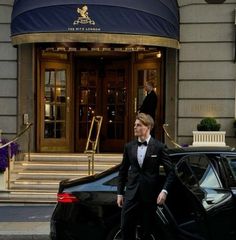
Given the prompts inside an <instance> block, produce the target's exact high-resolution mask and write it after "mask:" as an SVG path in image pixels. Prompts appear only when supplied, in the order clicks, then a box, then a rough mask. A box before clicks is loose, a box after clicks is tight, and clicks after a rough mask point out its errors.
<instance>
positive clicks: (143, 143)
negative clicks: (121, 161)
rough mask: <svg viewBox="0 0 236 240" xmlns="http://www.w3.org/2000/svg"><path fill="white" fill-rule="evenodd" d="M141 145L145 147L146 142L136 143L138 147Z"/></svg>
mask: <svg viewBox="0 0 236 240" xmlns="http://www.w3.org/2000/svg"><path fill="white" fill-rule="evenodd" d="M142 145H144V146H147V141H144V142H139V141H138V146H142Z"/></svg>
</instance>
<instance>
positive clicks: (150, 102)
mask: <svg viewBox="0 0 236 240" xmlns="http://www.w3.org/2000/svg"><path fill="white" fill-rule="evenodd" d="M144 89H145V91H146V92H147V96H146V97H145V98H144V100H143V103H142V105H141V107H140V108H139V112H140V113H146V114H149V115H150V116H151V117H152V118H153V120H154V122H155V115H156V108H157V95H156V93H155V91H154V83H153V82H152V81H147V82H146V83H145V85H144ZM151 135H152V137H154V136H155V131H154V129H152V130H151Z"/></svg>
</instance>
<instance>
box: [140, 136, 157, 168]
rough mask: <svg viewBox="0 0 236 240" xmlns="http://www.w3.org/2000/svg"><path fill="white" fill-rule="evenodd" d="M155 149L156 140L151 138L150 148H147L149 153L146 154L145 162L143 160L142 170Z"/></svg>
mask: <svg viewBox="0 0 236 240" xmlns="http://www.w3.org/2000/svg"><path fill="white" fill-rule="evenodd" d="M154 147H155V144H154V139H153V138H150V140H149V143H148V146H147V151H146V154H145V157H144V160H143V165H142V168H144V167H145V164H146V163H147V161H148V159H149V158H150V157H151V155H152V153H153V151H154Z"/></svg>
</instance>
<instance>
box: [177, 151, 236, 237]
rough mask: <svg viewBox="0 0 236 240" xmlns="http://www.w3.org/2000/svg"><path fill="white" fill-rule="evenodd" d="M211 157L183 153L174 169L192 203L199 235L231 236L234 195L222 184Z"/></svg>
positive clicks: (233, 232) (232, 232)
mask: <svg viewBox="0 0 236 240" xmlns="http://www.w3.org/2000/svg"><path fill="white" fill-rule="evenodd" d="M213 160H214V159H213ZM213 160H210V159H209V158H208V157H207V156H206V155H204V154H191V155H188V156H185V157H183V158H182V159H181V160H180V161H179V162H178V164H177V165H176V167H175V170H176V174H177V177H178V179H179V180H180V181H181V182H182V184H184V186H185V187H186V188H187V190H188V194H186V195H187V196H186V197H188V198H189V201H191V202H192V203H193V208H194V209H193V210H194V215H195V220H196V224H197V229H198V231H199V235H200V236H202V237H203V238H204V239H211V240H220V239H224V240H226V239H227V240H233V239H235V226H236V225H235V220H234V219H235V216H236V215H235V202H234V197H233V194H232V192H231V190H230V189H224V188H223V186H222V184H221V181H220V178H219V176H218V174H217V171H216V169H215V167H214V165H213V164H212V162H211V161H213ZM214 161H217V160H216V159H215V160H214Z"/></svg>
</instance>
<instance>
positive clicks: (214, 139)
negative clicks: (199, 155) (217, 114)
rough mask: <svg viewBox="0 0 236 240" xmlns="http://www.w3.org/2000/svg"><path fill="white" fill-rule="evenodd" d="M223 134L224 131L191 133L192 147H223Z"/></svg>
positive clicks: (224, 144)
mask: <svg viewBox="0 0 236 240" xmlns="http://www.w3.org/2000/svg"><path fill="white" fill-rule="evenodd" d="M225 134H226V132H225V131H212V132H211V131H193V144H192V146H212V147H213V146H216V147H224V146H226V143H225Z"/></svg>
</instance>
